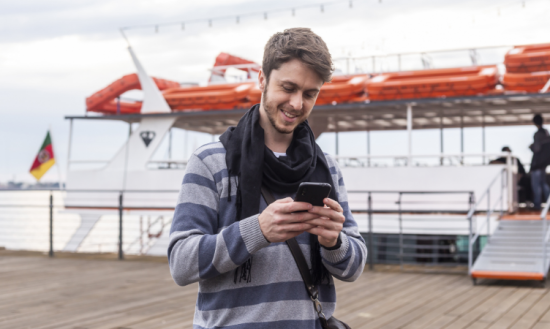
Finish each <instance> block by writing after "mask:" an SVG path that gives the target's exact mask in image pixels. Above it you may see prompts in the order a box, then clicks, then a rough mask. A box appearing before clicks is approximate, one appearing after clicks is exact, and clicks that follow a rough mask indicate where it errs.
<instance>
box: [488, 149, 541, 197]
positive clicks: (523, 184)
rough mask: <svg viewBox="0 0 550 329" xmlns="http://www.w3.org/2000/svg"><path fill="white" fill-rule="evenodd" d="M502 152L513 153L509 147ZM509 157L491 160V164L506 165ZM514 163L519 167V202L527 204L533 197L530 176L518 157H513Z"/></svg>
mask: <svg viewBox="0 0 550 329" xmlns="http://www.w3.org/2000/svg"><path fill="white" fill-rule="evenodd" d="M501 151H502V152H508V153H512V150H511V149H510V147H508V146H504V147H503V148H502V150H501ZM507 159H508V157H504V156H503V157H500V158H497V159H495V160H491V162H489V164H506V161H507ZM511 160H512V162H513V161H514V160H516V164H517V166H518V175H517V182H518V197H519V202H526V201H527V200H531V199H532V196H531V193H529V192H530V191H531V184H530V182H529V176H528V175H527V172H526V171H525V167H523V164H522V163H521V161H520V160H519V159H518V158H517V157H514V156H513V157H511Z"/></svg>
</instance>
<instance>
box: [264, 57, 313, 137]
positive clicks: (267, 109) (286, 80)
mask: <svg viewBox="0 0 550 329" xmlns="http://www.w3.org/2000/svg"><path fill="white" fill-rule="evenodd" d="M259 82H260V89H262V91H263V93H262V107H263V110H264V113H262V114H265V115H266V116H267V118H268V119H269V122H270V123H271V126H272V127H273V128H274V129H275V130H276V131H277V132H278V133H281V134H290V133H292V132H293V131H294V129H295V128H296V126H298V125H299V124H300V123H302V122H304V121H305V120H306V119H307V118H308V117H309V114H310V113H311V110H312V109H313V105H315V100H316V99H317V95H318V94H319V90H320V89H321V87H322V86H323V80H322V79H321V78H320V77H319V76H318V75H317V74H316V73H315V71H313V70H312V69H310V68H309V67H307V66H306V65H305V64H304V63H303V62H302V61H300V60H298V59H292V60H290V61H288V62H286V63H284V64H282V65H281V67H280V68H279V69H278V70H272V71H271V75H270V77H269V82H267V80H266V78H265V75H264V74H263V72H261V71H260V77H259ZM260 111H261V108H260ZM265 128H266V127H264V129H265Z"/></svg>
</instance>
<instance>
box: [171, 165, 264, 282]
mask: <svg viewBox="0 0 550 329" xmlns="http://www.w3.org/2000/svg"><path fill="white" fill-rule="evenodd" d="M216 176H222V175H216ZM226 176H227V175H226ZM223 179H227V177H225V178H223ZM219 180H221V178H219ZM217 183H219V182H216V180H215V179H214V175H213V174H212V172H211V171H210V170H209V168H208V167H207V165H206V164H205V163H204V161H203V159H201V157H200V154H194V155H193V156H192V157H191V158H190V159H189V162H188V164H187V168H186V172H185V175H184V178H183V183H182V185H181V189H180V193H179V197H178V203H177V206H176V210H175V212H174V217H173V220H172V227H171V228H170V242H169V245H168V261H169V264H170V273H171V274H172V278H173V279H174V281H175V282H176V283H177V284H178V285H181V286H184V285H188V284H190V283H193V282H196V281H199V280H203V279H209V278H212V277H215V276H218V275H220V274H222V273H226V272H229V271H231V270H233V269H235V268H237V267H238V266H240V265H241V264H243V263H244V262H246V261H247V260H248V259H249V258H250V256H251V255H252V254H254V253H255V252H256V251H258V250H260V249H261V248H263V247H265V246H267V245H268V244H269V242H267V241H266V239H265V237H264V236H263V234H262V231H261V229H260V224H259V222H258V215H254V216H251V217H249V218H245V219H243V220H241V221H238V222H234V223H232V224H231V225H228V226H227V227H220V224H219V223H220V220H219V219H220V214H219V209H220V202H228V201H227V197H225V198H221V197H220V193H219V192H218V189H217V185H218V184H217ZM222 186H223V184H222ZM232 200H235V197H234V196H233V198H232ZM226 208H227V207H226ZM233 208H234V207H233ZM224 215H225V216H228V215H229V216H231V214H224ZM233 216H234V215H233Z"/></svg>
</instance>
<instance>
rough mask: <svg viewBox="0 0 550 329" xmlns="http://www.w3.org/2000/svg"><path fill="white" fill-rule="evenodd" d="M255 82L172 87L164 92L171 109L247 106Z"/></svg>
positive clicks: (213, 108) (219, 108) (220, 108)
mask: <svg viewBox="0 0 550 329" xmlns="http://www.w3.org/2000/svg"><path fill="white" fill-rule="evenodd" d="M254 86H255V83H253V82H248V83H231V84H218V85H209V86H204V87H182V88H174V89H170V90H167V91H166V92H164V98H165V99H166V102H167V103H168V105H170V107H171V108H172V110H174V111H182V110H227V109H233V108H240V107H247V106H248V104H249V103H248V94H249V92H250V90H251V89H252V88H253V87H254Z"/></svg>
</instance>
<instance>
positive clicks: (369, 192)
mask: <svg viewBox="0 0 550 329" xmlns="http://www.w3.org/2000/svg"><path fill="white" fill-rule="evenodd" d="M347 193H361V194H365V193H366V194H367V195H368V196H367V214H368V226H369V240H368V248H369V250H370V252H369V253H368V254H369V255H370V257H369V259H368V260H369V269H370V270H372V269H373V268H374V258H373V255H374V252H373V239H374V237H373V225H372V215H373V213H374V211H375V209H373V208H372V194H374V193H380V194H388V193H391V194H394V193H397V194H398V195H399V196H398V199H397V202H396V204H397V205H398V210H397V212H398V214H399V215H398V221H399V244H398V246H399V252H398V253H397V255H398V257H399V264H400V266H401V269H403V264H404V248H403V247H404V242H403V241H404V237H403V213H404V212H405V213H408V212H413V213H426V212H425V211H414V210H413V211H407V210H403V209H402V208H401V205H402V204H403V200H402V197H403V194H468V195H469V201H468V202H469V204H470V207H472V201H473V199H474V192H473V191H387V190H386V191H373V190H349V191H347ZM379 253H380V252H379Z"/></svg>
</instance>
